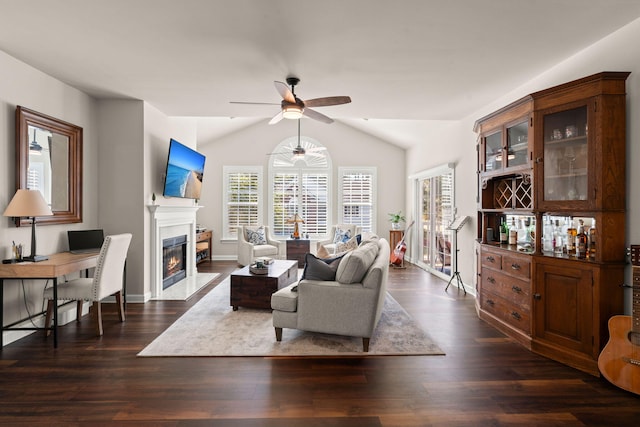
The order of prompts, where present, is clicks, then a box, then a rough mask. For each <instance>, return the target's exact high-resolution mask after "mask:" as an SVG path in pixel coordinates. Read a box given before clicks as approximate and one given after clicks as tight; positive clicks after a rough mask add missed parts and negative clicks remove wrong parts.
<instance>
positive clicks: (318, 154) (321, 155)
mask: <svg viewBox="0 0 640 427" xmlns="http://www.w3.org/2000/svg"><path fill="white" fill-rule="evenodd" d="M306 155H307V156H312V157H324V154H322V153H314V152H313V151H307V152H306Z"/></svg>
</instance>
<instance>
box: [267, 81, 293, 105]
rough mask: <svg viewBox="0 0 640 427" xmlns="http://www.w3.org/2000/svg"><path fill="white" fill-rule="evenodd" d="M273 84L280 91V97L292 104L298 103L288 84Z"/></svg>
mask: <svg viewBox="0 0 640 427" xmlns="http://www.w3.org/2000/svg"><path fill="white" fill-rule="evenodd" d="M273 84H274V85H275V86H276V90H277V91H278V93H279V94H280V96H282V99H284V100H285V101H287V102H290V103H292V104H295V103H296V98H295V96H293V93H292V92H291V90H290V89H289V86H287V84H286V83H282V82H278V81H275V82H273Z"/></svg>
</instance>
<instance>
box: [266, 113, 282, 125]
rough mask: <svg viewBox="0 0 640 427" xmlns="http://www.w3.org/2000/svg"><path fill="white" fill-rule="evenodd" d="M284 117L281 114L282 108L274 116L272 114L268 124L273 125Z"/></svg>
mask: <svg viewBox="0 0 640 427" xmlns="http://www.w3.org/2000/svg"><path fill="white" fill-rule="evenodd" d="M283 118H284V116H283V115H282V110H281V111H280V112H279V113H278V114H276V115H275V116H273V118H272V119H271V120H270V121H269V124H270V125H274V124H276V123H278V122H279V121H280V120H282V119H283Z"/></svg>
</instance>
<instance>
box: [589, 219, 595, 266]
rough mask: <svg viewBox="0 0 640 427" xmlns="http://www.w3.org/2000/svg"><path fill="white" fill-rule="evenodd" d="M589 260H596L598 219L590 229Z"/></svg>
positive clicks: (592, 223)
mask: <svg viewBox="0 0 640 427" xmlns="http://www.w3.org/2000/svg"><path fill="white" fill-rule="evenodd" d="M589 259H590V260H595V259H596V219H595V218H594V219H593V221H592V222H591V228H590V229H589Z"/></svg>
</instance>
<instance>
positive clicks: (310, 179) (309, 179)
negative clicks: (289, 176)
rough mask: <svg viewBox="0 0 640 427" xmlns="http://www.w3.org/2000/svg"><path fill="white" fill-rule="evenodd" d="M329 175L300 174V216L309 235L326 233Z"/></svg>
mask: <svg viewBox="0 0 640 427" xmlns="http://www.w3.org/2000/svg"><path fill="white" fill-rule="evenodd" d="M328 195H329V177H328V176H327V174H314V173H303V174H302V194H301V201H302V215H301V216H302V218H304V220H305V224H304V231H305V234H306V233H308V234H309V236H320V235H324V234H326V232H327V230H328V229H329V227H328V221H329V219H328V214H329V212H328V209H329V207H328Z"/></svg>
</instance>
